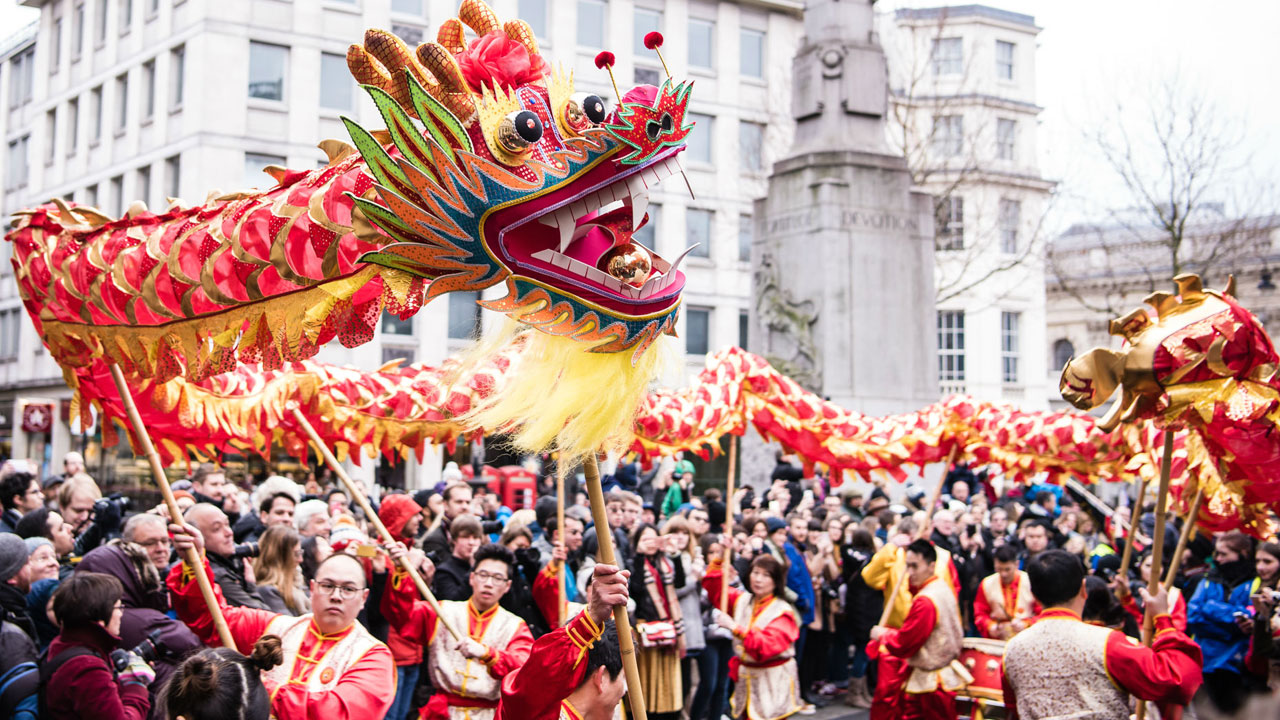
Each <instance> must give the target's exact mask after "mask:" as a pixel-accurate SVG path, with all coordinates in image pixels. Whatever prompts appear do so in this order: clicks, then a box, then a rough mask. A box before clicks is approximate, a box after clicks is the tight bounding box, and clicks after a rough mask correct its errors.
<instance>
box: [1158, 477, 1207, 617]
mask: <svg viewBox="0 0 1280 720" xmlns="http://www.w3.org/2000/svg"><path fill="white" fill-rule="evenodd" d="M1203 493H1204V485H1199V484H1198V485H1197V486H1196V495H1195V498H1194V499H1193V500H1192V501H1191V507H1190V508H1189V509H1188V510H1187V519H1186V522H1184V523H1183V524H1182V534H1181V535H1179V536H1178V547H1177V549H1175V550H1174V551H1173V557H1172V558H1170V559H1169V572H1168V573H1166V574H1165V576H1164V589H1165V592H1168V591H1169V588H1171V587H1173V581H1174V578H1176V577H1178V569H1179V568H1181V567H1182V556H1183V555H1184V554H1185V553H1186V551H1187V543H1189V542H1191V535H1192V533H1194V532H1195V531H1196V519H1197V518H1199V517H1200V500H1201V498H1202V497H1203ZM1153 562H1154V561H1153ZM1151 567H1152V568H1155V565H1152V566H1151Z"/></svg>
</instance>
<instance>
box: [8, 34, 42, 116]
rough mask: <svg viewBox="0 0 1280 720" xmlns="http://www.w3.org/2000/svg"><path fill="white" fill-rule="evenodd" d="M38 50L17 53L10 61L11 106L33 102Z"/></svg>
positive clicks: (32, 49)
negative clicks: (32, 93)
mask: <svg viewBox="0 0 1280 720" xmlns="http://www.w3.org/2000/svg"><path fill="white" fill-rule="evenodd" d="M35 72H36V50H35V48H34V47H33V48H31V49H30V50H27V51H25V52H20V53H17V54H15V55H14V56H13V59H12V60H10V61H9V108H10V109H13V108H16V107H18V106H20V105H22V104H23V103H28V102H31V92H32V90H33V89H34V88H35Z"/></svg>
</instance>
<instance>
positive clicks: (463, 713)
mask: <svg viewBox="0 0 1280 720" xmlns="http://www.w3.org/2000/svg"><path fill="white" fill-rule="evenodd" d="M408 552H409V551H408V550H407V549H405V546H404V544H403V543H399V542H398V543H396V544H394V545H392V546H391V558H392V559H393V560H396V561H397V564H396V572H395V573H393V574H392V576H391V577H390V578H388V580H387V589H386V592H384V593H383V594H382V614H383V615H386V617H387V620H388V621H389V622H390V623H391V625H392V626H393V627H395V628H396V630H398V631H399V632H400V634H401V635H403V636H404V637H405V638H406V639H408V640H410V641H411V642H416V643H419V644H421V645H422V646H424V647H426V648H427V667H428V669H429V670H430V672H431V682H432V684H433V685H434V686H435V689H436V694H435V695H434V696H432V698H431V700H430V702H428V703H427V705H426V707H424V708H423V709H422V717H423V718H426V719H427V720H492V718H493V715H494V711H495V710H496V709H497V707H498V697H499V695H500V694H501V692H502V679H503V678H505V677H506V676H507V675H508V674H509V673H511V672H512V671H514V670H515V669H516V668H518V667H520V666H521V665H523V664H524V663H525V661H526V660H527V659H528V658H529V650H530V648H532V647H533V634H532V633H530V632H529V628H528V626H526V625H525V623H524V620H521V619H520V618H519V617H516V615H515V614H513V613H511V612H510V611H508V610H507V609H506V608H503V607H500V606H499V605H498V601H499V600H501V599H502V596H503V595H504V594H506V592H507V590H509V589H510V588H511V576H512V573H513V572H514V571H515V556H514V555H512V554H511V551H510V550H508V549H507V548H505V547H503V546H501V545H495V544H493V543H490V544H488V545H485V546H484V547H482V548H480V549H479V550H477V551H476V554H475V558H474V559H475V567H474V568H473V569H472V570H471V574H470V575H469V576H468V579H469V581H470V583H471V598H470V599H468V600H467V601H465V602H459V601H456V600H444V601H441V602H440V612H441V614H442V615H444V616H445V617H446V618H447V619H448V620H449V622H450V623H452V624H453V626H454V627H455V628H458V630H460V631H461V630H463V629H464V628H465V632H466V633H467V637H466V638H465V639H463V640H462V641H461V642H459V641H457V640H455V639H454V638H453V635H451V634H450V633H449V631H448V630H444V629H443V628H441V627H440V618H439V616H438V615H436V611H435V610H433V609H432V608H431V606H430V605H429V604H427V602H426V601H425V600H422V599H420V598H419V597H418V590H417V588H415V587H414V585H413V582H412V581H411V580H410V579H409V574H408V573H407V572H404V571H403V570H402V569H401V566H400V564H399V562H398V561H399V559H400V558H401V557H403V556H405V555H407V554H408ZM417 562H419V563H421V564H423V565H424V566H425V567H424V573H423V574H424V576H425V577H427V578H429V577H431V575H432V574H433V573H434V571H435V568H434V566H432V565H431V561H430V560H427V559H426V557H425V556H420V557H418V558H417Z"/></svg>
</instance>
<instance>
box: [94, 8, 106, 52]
mask: <svg viewBox="0 0 1280 720" xmlns="http://www.w3.org/2000/svg"><path fill="white" fill-rule="evenodd" d="M95 14H96V15H97V16H98V17H97V25H96V28H97V31H98V32H97V34H96V36H95V37H96V38H97V39H96V41H95V42H96V43H97V45H98V47H101V46H102V45H105V44H106V42H107V0H98V7H97V12H96V13H95Z"/></svg>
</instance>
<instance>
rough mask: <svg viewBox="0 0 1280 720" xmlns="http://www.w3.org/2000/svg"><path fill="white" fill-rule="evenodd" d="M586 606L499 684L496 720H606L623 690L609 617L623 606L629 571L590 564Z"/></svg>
mask: <svg viewBox="0 0 1280 720" xmlns="http://www.w3.org/2000/svg"><path fill="white" fill-rule="evenodd" d="M591 572H592V575H591V579H590V580H589V581H588V584H587V608H586V610H583V611H581V612H579V613H578V614H577V615H576V616H574V618H573V619H572V620H570V621H569V622H568V623H567V624H566V625H565V626H564V627H562V628H557V629H555V630H552V631H551V632H549V633H547V634H546V635H543V636H542V637H540V638H538V641H537V642H535V643H534V644H533V650H532V652H530V654H529V660H528V662H526V663H525V664H524V667H522V668H520V669H519V670H517V671H516V672H513V673H511V674H509V675H507V678H506V680H504V681H503V683H502V701H501V703H500V704H499V705H498V715H497V720H612V718H613V717H614V715H615V713H616V712H617V710H618V702H619V701H620V700H621V699H622V695H623V693H624V692H626V689H627V682H626V680H625V679H624V678H623V676H622V654H621V652H620V651H619V649H618V634H617V631H616V629H615V628H614V625H613V622H612V620H610V617H612V615H613V608H615V607H621V606H625V605H626V604H627V583H628V581H629V579H630V575H631V574H630V573H629V572H627V571H625V570H619V569H618V568H617V567H616V566H614V565H604V564H601V565H596V566H595V567H594V568H593V569H592V571H591Z"/></svg>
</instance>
